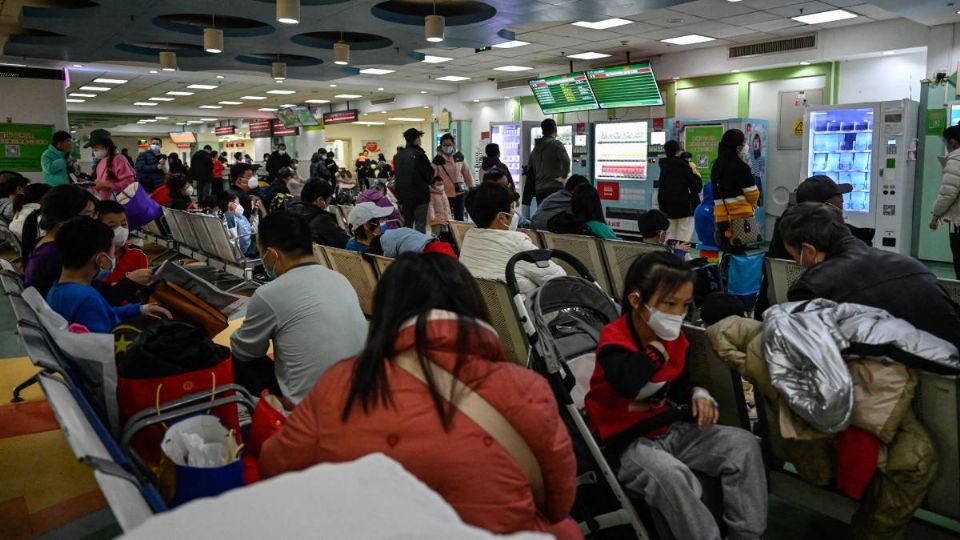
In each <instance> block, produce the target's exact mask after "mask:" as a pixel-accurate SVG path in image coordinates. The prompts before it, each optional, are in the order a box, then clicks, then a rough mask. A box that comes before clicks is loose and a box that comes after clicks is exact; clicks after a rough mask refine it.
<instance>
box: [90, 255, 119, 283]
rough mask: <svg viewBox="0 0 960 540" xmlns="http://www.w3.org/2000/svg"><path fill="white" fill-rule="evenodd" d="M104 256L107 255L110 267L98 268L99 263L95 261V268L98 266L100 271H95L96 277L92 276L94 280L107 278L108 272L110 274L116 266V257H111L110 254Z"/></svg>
mask: <svg viewBox="0 0 960 540" xmlns="http://www.w3.org/2000/svg"><path fill="white" fill-rule="evenodd" d="M106 257H107V259H109V260H110V268H108V269H103V268H100V263H99V262H98V263H96V264H97V268H99V269H100V271H99V272H97V275H96V277H94V278H93V280H94V281H103V280H105V279H107V278H108V277H110V274H112V273H113V271H114V269H115V268H116V267H117V260H116V259H114V258H113V257H111V256H109V255H107V256H106Z"/></svg>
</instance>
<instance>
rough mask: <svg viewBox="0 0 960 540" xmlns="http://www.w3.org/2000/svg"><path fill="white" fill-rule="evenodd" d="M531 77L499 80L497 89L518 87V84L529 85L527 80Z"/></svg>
mask: <svg viewBox="0 0 960 540" xmlns="http://www.w3.org/2000/svg"><path fill="white" fill-rule="evenodd" d="M529 80H530V78H529V77H524V78H522V79H511V80H509V81H497V90H503V89H505V88H517V87H518V86H527V81H529Z"/></svg>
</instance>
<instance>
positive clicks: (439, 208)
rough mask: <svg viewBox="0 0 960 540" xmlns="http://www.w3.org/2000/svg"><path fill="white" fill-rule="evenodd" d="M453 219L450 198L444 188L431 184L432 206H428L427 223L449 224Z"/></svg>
mask: <svg viewBox="0 0 960 540" xmlns="http://www.w3.org/2000/svg"><path fill="white" fill-rule="evenodd" d="M451 219H453V213H452V211H451V210H450V200H449V199H448V198H447V194H446V192H445V190H444V188H439V189H438V188H436V187H435V186H430V206H429V207H427V223H428V224H430V225H449V224H450V220H451Z"/></svg>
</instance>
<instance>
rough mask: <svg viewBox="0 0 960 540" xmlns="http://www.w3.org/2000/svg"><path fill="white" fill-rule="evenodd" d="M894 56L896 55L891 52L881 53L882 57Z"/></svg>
mask: <svg viewBox="0 0 960 540" xmlns="http://www.w3.org/2000/svg"><path fill="white" fill-rule="evenodd" d="M894 54H896V53H895V52H893V51H883V55H884V56H893V55H894Z"/></svg>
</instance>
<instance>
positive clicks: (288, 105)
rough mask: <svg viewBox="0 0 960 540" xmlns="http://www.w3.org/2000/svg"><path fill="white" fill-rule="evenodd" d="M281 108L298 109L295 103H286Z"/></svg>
mask: <svg viewBox="0 0 960 540" xmlns="http://www.w3.org/2000/svg"><path fill="white" fill-rule="evenodd" d="M281 107H296V105H294V104H293V103H284V104H283V105H281Z"/></svg>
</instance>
